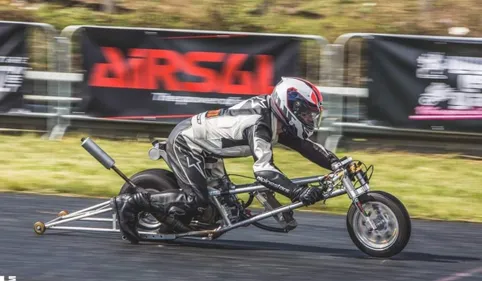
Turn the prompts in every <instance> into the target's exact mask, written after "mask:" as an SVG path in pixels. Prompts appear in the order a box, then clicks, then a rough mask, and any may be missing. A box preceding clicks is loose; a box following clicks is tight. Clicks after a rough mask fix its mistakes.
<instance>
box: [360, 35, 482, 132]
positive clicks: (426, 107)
mask: <svg viewBox="0 0 482 281" xmlns="http://www.w3.org/2000/svg"><path fill="white" fill-rule="evenodd" d="M367 47H368V48H367V51H368V58H369V60H368V61H369V69H368V75H369V78H370V79H369V81H370V82H369V85H368V87H369V99H368V114H369V117H370V118H372V119H376V120H380V121H382V122H384V123H386V125H389V126H394V127H405V128H420V129H437V130H451V131H472V132H482V92H481V89H482V39H480V40H473V39H465V38H453V37H444V38H435V37H418V36H413V37H397V36H374V37H373V39H369V40H368V42H367Z"/></svg>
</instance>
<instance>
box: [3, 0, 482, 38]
mask: <svg viewBox="0 0 482 281" xmlns="http://www.w3.org/2000/svg"><path fill="white" fill-rule="evenodd" d="M11 2H12V1H11V0H0V20H27V21H40V22H47V23H50V24H52V25H54V26H55V27H56V28H57V29H58V30H62V29H63V28H64V27H66V26H68V25H74V24H96V25H121V26H144V27H163V28H194V29H218V30H230V31H255V32H288V33H303V34H317V35H322V36H324V37H325V38H327V39H328V40H330V41H333V40H334V39H336V38H337V37H338V36H339V35H341V34H343V33H348V32H387V33H411V34H434V35H435V34H436V35H447V28H448V27H451V26H467V27H469V28H470V29H471V33H470V35H472V36H480V35H481V34H482V31H481V30H480V28H478V27H479V26H480V17H479V15H480V12H481V10H482V7H481V6H480V5H478V4H479V3H478V2H477V0H458V1H452V0H438V1H433V4H432V7H431V8H430V9H429V10H424V9H423V7H422V5H421V4H422V3H423V2H424V1H421V0H403V1H385V0H324V1H316V0H304V1H288V0H276V1H269V2H270V4H269V6H268V9H266V10H264V12H263V13H262V14H259V13H256V11H259V10H260V9H259V8H260V7H261V5H262V3H263V2H264V0H245V1H223V0H203V1H194V0H182V1H176V0H135V1H134V0H122V1H121V0H118V1H116V2H117V3H118V5H119V7H121V8H124V10H120V9H118V12H117V13H115V14H107V13H104V12H102V11H99V9H98V8H96V7H94V6H93V5H92V4H98V3H101V1H94V0H62V1H60V0H58V1H42V0H30V1H29V2H31V4H27V5H25V6H21V7H18V6H14V5H11Z"/></svg>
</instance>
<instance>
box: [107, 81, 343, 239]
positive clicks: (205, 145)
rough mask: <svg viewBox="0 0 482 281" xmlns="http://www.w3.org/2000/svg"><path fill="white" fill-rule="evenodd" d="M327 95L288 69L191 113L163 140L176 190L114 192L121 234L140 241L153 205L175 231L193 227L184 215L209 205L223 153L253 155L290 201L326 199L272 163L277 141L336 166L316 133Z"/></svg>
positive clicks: (258, 170) (261, 178)
mask: <svg viewBox="0 0 482 281" xmlns="http://www.w3.org/2000/svg"><path fill="white" fill-rule="evenodd" d="M322 104H323V96H322V95H321V93H320V92H319V90H318V89H317V88H316V87H315V86H314V85H313V84H312V83H310V82H309V81H306V80H304V79H301V78H295V77H283V78H282V79H281V81H280V82H279V83H278V84H277V85H276V86H275V87H274V89H273V92H272V94H271V95H260V96H256V97H252V98H250V99H247V100H244V101H242V102H240V103H238V104H236V105H234V106H232V107H229V108H225V109H219V110H210V111H207V112H203V113H200V114H197V115H195V116H193V117H192V118H188V119H186V120H184V121H182V122H180V123H179V124H177V126H176V127H175V128H174V129H173V131H172V132H171V133H170V135H169V137H168V140H167V143H166V153H167V158H168V159H167V162H168V164H169V166H170V167H171V169H172V171H173V172H174V174H175V176H176V179H177V183H178V184H179V186H180V189H179V190H177V189H176V190H168V191H167V190H166V191H164V192H161V193H157V194H150V193H148V192H144V191H142V188H141V189H140V191H139V192H136V193H134V194H122V195H119V196H116V197H114V198H113V199H112V200H111V206H112V207H113V210H116V211H117V214H118V216H117V217H118V218H119V226H120V229H121V232H122V234H123V235H124V236H125V237H126V239H128V240H129V241H131V243H137V242H138V241H139V240H140V237H139V235H138V232H137V230H136V224H137V221H138V214H139V212H142V211H143V212H148V213H151V214H152V215H153V216H154V217H156V218H157V219H158V220H159V221H160V222H162V223H166V224H168V225H170V226H172V227H173V228H174V229H177V230H178V231H183V232H184V231H190V229H189V228H188V227H187V226H186V225H184V224H183V223H182V222H181V221H182V220H183V219H186V218H187V221H189V220H190V218H193V217H194V216H196V215H197V214H201V213H202V211H203V210H204V208H206V207H207V206H208V202H209V198H208V186H214V185H216V184H217V183H218V182H219V181H218V180H219V179H221V178H222V177H223V176H225V175H226V171H225V168H224V163H223V158H226V157H230V158H231V157H245V156H252V157H253V158H254V165H253V172H254V175H255V177H256V180H257V181H258V182H259V183H260V184H262V185H264V186H266V187H267V188H269V189H270V190H272V191H274V192H277V193H280V194H282V195H284V196H286V197H288V198H289V199H291V201H292V202H296V201H300V202H302V203H303V204H304V205H311V204H314V203H316V202H317V201H319V200H322V199H323V198H322V197H323V196H322V192H321V190H320V189H319V188H310V187H307V186H298V185H296V184H294V183H293V182H292V181H290V180H289V179H288V178H287V177H286V176H285V175H284V174H283V173H282V172H281V171H280V170H279V169H278V168H277V167H276V166H275V164H274V163H273V145H274V144H276V143H280V144H283V145H285V146H287V147H289V148H292V149H294V150H296V151H298V152H299V153H300V154H301V155H303V156H304V157H305V158H307V159H308V160H310V161H312V162H314V163H316V164H318V165H319V166H321V167H324V168H326V169H329V170H331V164H332V162H334V161H336V160H337V159H338V158H337V157H336V156H335V155H334V154H333V153H331V152H329V151H327V150H326V149H325V148H324V147H323V146H321V145H319V144H317V143H315V142H313V141H311V140H310V139H309V137H310V136H311V135H312V134H313V131H314V128H315V122H316V121H317V120H318V117H319V116H320V115H321V113H322V110H323V109H322Z"/></svg>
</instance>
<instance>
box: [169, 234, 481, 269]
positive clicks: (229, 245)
mask: <svg viewBox="0 0 482 281" xmlns="http://www.w3.org/2000/svg"><path fill="white" fill-rule="evenodd" d="M168 244H176V245H180V246H188V247H197V248H209V249H224V250H253V251H266V250H267V251H292V252H306V253H319V254H329V255H332V256H336V257H343V258H354V259H378V260H380V258H373V257H370V256H368V255H366V254H364V253H363V252H361V251H360V250H358V249H356V248H355V249H353V250H351V249H340V248H328V247H319V246H306V245H298V244H289V243H276V242H264V241H263V242H261V241H241V240H216V241H201V240H188V239H182V240H181V239H179V240H176V241H170V242H168ZM390 260H401V261H426V262H444V263H458V262H466V261H480V259H479V258H475V257H464V256H454V255H434V254H427V253H421V252H403V251H402V252H401V253H400V254H398V255H396V256H394V257H392V258H390Z"/></svg>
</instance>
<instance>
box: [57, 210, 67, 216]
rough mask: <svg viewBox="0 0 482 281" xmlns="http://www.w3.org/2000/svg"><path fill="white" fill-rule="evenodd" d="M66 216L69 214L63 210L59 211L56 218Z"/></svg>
mask: <svg viewBox="0 0 482 281" xmlns="http://www.w3.org/2000/svg"><path fill="white" fill-rule="evenodd" d="M68 214H69V212H68V211H65V210H64V211H60V212H59V214H58V215H57V216H58V217H63V216H66V215H68Z"/></svg>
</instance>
